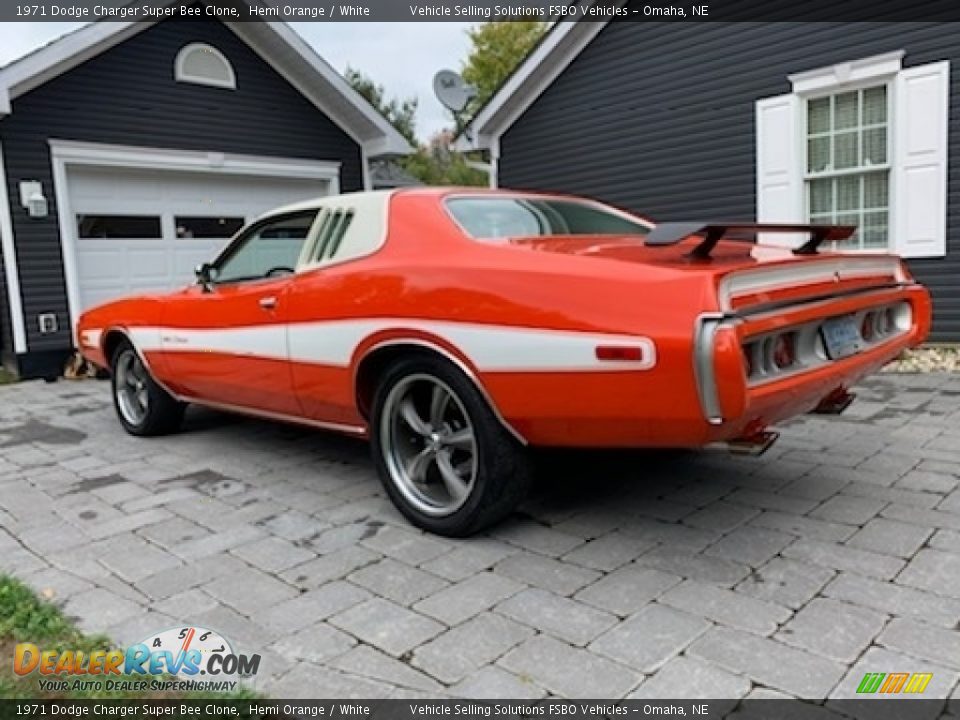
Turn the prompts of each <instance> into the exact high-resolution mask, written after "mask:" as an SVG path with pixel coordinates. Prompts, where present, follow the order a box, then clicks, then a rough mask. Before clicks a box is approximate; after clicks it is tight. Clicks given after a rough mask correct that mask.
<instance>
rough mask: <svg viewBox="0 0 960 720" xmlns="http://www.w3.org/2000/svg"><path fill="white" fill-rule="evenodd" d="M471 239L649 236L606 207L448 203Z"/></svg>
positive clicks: (518, 200) (526, 201)
mask: <svg viewBox="0 0 960 720" xmlns="http://www.w3.org/2000/svg"><path fill="white" fill-rule="evenodd" d="M447 207H448V208H449V210H450V213H451V215H453V217H454V219H455V220H456V221H457V222H458V223H459V224H460V225H461V227H462V228H463V229H464V230H465V231H466V233H467V234H468V235H470V236H471V237H474V238H482V239H485V240H495V239H499V238H510V237H536V236H541V235H646V234H647V233H648V232H649V228H648V227H646V226H645V225H643V224H642V223H640V222H639V221H635V220H632V219H631V218H629V217H627V216H624V215H621V214H619V213H617V212H614V211H613V210H612V209H607V208H604V207H602V206H597V205H593V204H588V203H585V202H575V201H569V200H553V199H546V198H534V197H498V198H484V197H461V198H452V199H450V200H448V201H447Z"/></svg>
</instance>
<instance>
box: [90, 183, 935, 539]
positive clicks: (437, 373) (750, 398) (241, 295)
mask: <svg viewBox="0 0 960 720" xmlns="http://www.w3.org/2000/svg"><path fill="white" fill-rule="evenodd" d="M854 231H855V228H852V227H840V226H823V225H819V226H809V225H751V224H742V223H736V224H731V223H668V224H661V225H654V224H653V223H651V222H648V221H647V220H645V219H642V218H640V217H637V216H635V215H632V214H629V213H626V212H624V211H621V210H618V209H615V208H612V207H609V206H607V205H603V204H601V203H598V202H595V201H592V200H586V199H581V198H576V197H566V196H561V195H548V194H535V193H528V192H510V191H497V190H478V189H451V188H429V189H411V190H401V191H393V192H373V193H357V194H346V195H340V196H336V197H329V198H322V199H318V200H316V201H311V202H303V203H299V204H296V205H291V206H288V207H284V208H280V209H278V210H275V211H273V212H270V213H268V214H267V215H265V216H263V217H261V218H259V219H257V220H256V221H254V222H252V223H251V224H250V225H248V226H247V227H245V228H244V229H242V230H241V231H240V232H239V233H238V234H237V235H236V237H235V238H234V239H233V240H232V242H231V243H230V244H229V245H228V246H227V247H226V249H225V250H224V251H223V253H221V254H220V256H219V257H217V258H216V259H215V260H214V261H213V262H211V263H209V264H205V265H203V266H201V267H200V268H198V269H197V276H198V280H197V283H196V284H195V285H192V286H190V287H187V288H185V289H183V290H180V291H177V292H173V293H170V294H167V295H157V296H148V297H135V298H130V299H124V300H119V301H116V302H111V303H109V304H106V305H103V306H101V307H98V308H95V309H92V310H90V311H89V312H86V313H85V314H84V315H83V316H82V317H81V319H80V322H79V327H78V328H77V338H78V343H79V346H80V348H81V351H82V352H83V354H84V355H85V357H86V358H87V359H89V360H90V361H91V362H93V363H95V364H96V365H99V366H102V367H104V368H108V369H109V370H110V374H111V376H112V388H113V399H114V404H115V406H116V410H117V414H118V416H119V419H120V423H121V424H122V425H123V427H124V428H125V429H126V430H127V431H128V432H130V433H133V434H134V435H157V434H161V433H167V432H170V431H173V430H175V429H176V428H177V427H178V426H179V424H180V422H181V419H182V416H183V412H184V408H185V406H186V405H187V404H188V403H197V404H200V405H206V406H211V407H214V408H220V409H225V410H231V411H237V412H241V413H249V414H252V415H258V416H261V417H265V418H274V419H277V420H288V421H294V422H299V423H305V424H308V425H313V426H316V427H320V428H327V429H331V430H337V431H341V432H344V433H350V434H354V435H359V436H366V435H369V437H370V440H371V444H372V448H373V457H374V460H375V463H376V466H377V469H378V471H379V474H380V477H381V478H382V480H383V484H384V486H385V488H386V491H387V492H388V493H389V495H390V497H391V498H392V500H393V501H394V502H395V503H396V505H397V506H398V507H399V508H400V510H401V511H402V512H403V513H404V514H405V515H406V516H407V518H409V519H410V520H411V521H412V522H413V523H415V524H417V525H419V526H421V527H423V528H426V529H428V530H431V531H434V532H437V533H442V534H447V535H464V534H468V533H471V532H473V531H475V530H477V529H479V528H481V527H483V526H485V525H488V524H490V523H492V522H495V521H496V520H497V519H499V518H501V517H502V516H504V515H505V514H506V513H508V512H509V511H510V510H511V508H513V507H514V506H515V505H516V503H517V502H518V501H519V500H520V498H521V497H522V496H523V494H524V491H525V490H526V489H527V487H528V485H529V482H530V476H531V470H530V463H529V453H528V451H527V449H526V446H534V447H551V446H552V447H558V446H562V447H584V448H604V447H621V448H622V447H634V448H635V447H697V446H703V445H707V444H712V443H728V444H729V445H730V446H731V447H733V448H738V449H740V450H745V451H761V450H763V449H765V448H766V447H767V446H768V445H769V444H770V442H772V440H773V439H774V438H775V433H773V432H771V431H770V430H769V429H768V428H770V426H773V425H775V424H776V423H777V422H780V421H783V420H785V419H787V418H790V417H793V416H795V415H798V414H800V413H806V412H810V411H814V410H816V411H820V412H839V411H841V410H842V409H843V408H844V407H846V405H847V404H848V403H849V401H850V399H851V397H852V396H851V394H850V393H849V388H850V387H851V386H852V385H853V384H854V383H855V382H856V381H857V380H858V379H860V378H861V377H863V376H864V375H865V374H867V373H870V372H872V371H875V370H877V369H878V368H880V367H881V366H882V365H884V364H885V363H887V362H889V361H890V360H892V359H893V358H895V357H896V356H897V355H898V354H899V353H900V352H901V351H902V350H903V349H904V348H907V347H910V346H913V345H916V344H918V343H920V342H921V341H922V340H923V339H924V338H925V337H926V335H927V332H928V330H929V326H930V300H929V295H928V293H927V292H926V290H925V289H924V288H923V287H921V286H920V285H918V284H916V283H915V282H914V281H913V280H912V278H911V276H910V274H909V272H908V271H907V268H906V267H905V266H904V264H903V263H902V262H901V261H900V260H899V259H898V258H896V257H894V256H890V255H876V254H872V255H857V254H843V253H838V252H833V251H830V250H831V249H832V250H836V248H837V243H841V245H840V247H842V241H843V240H844V239H845V238H848V237H850V235H851V234H852V233H853V232H854ZM821 250H822V251H821Z"/></svg>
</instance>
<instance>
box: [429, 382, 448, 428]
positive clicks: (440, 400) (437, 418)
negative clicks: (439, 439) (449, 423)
mask: <svg viewBox="0 0 960 720" xmlns="http://www.w3.org/2000/svg"><path fill="white" fill-rule="evenodd" d="M449 402H450V396H449V395H448V394H447V391H446V390H444V389H443V388H442V387H440V386H439V385H434V386H433V392H432V393H431V395H430V424H431V425H432V426H433V430H435V431H438V432H439V431H440V429H441V428H442V427H443V414H444V412H446V409H447V403H449Z"/></svg>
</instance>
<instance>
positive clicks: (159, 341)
mask: <svg viewBox="0 0 960 720" xmlns="http://www.w3.org/2000/svg"><path fill="white" fill-rule="evenodd" d="M384 330H397V331H401V332H402V331H403V330H414V331H418V332H422V333H427V334H429V335H433V336H435V337H438V338H442V339H443V340H445V341H446V342H448V343H450V344H451V345H452V346H453V347H455V348H458V349H459V350H460V351H461V352H462V353H463V354H464V355H466V356H467V358H469V360H470V361H471V363H473V365H474V366H475V367H476V368H477V369H478V370H480V371H488V372H508V371H514V372H535V371H543V372H549V371H567V372H577V371H580V372H598V371H601V372H602V371H611V370H612V371H617V370H647V369H649V368H652V367H654V366H655V365H656V360H657V358H656V347H655V345H654V343H653V341H652V340H650V338H647V337H642V336H638V335H617V334H598V333H589V332H573V331H566V330H540V329H533V328H521V327H511V326H506V325H481V324H473V323H457V322H442V321H424V320H406V319H395V318H382V319H375V320H373V319H372V320H332V321H325V322H308V323H293V324H290V325H288V326H283V325H259V326H250V327H239V328H216V329H202V330H198V329H186V328H170V327H159V328H146V327H140V328H132V329H131V333H130V335H131V339H132V340H133V342H134V344H135V345H137V347H138V348H139V349H140V350H141V351H144V352H150V351H157V350H162V351H163V352H215V353H224V354H227V355H240V356H253V357H262V358H272V359H281V360H284V359H287V358H288V357H289V359H290V360H292V361H294V362H301V363H315V364H319V365H330V366H334V367H349V366H350V361H351V359H352V358H353V355H354V353H355V352H356V349H357V347H358V346H359V345H360V344H361V343H362V342H363V341H364V340H365V339H367V338H369V337H371V336H372V335H374V334H376V333H379V332H381V331H384ZM288 343H289V349H288ZM598 345H604V346H615V347H624V348H639V349H640V350H641V359H640V360H627V361H624V360H617V361H610V360H598V359H597V356H596V348H597V346H598Z"/></svg>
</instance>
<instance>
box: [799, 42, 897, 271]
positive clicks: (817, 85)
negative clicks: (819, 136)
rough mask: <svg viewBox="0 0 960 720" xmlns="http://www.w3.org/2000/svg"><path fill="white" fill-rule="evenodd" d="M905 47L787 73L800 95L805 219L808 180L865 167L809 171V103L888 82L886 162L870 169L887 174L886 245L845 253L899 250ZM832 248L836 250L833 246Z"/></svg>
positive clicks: (801, 186)
mask: <svg viewBox="0 0 960 720" xmlns="http://www.w3.org/2000/svg"><path fill="white" fill-rule="evenodd" d="M905 55H906V51H905V50H894V51H892V52H888V53H882V54H879V55H870V56H868V57H864V58H857V59H855V60H850V61H846V62H839V63H834V64H833V65H826V66H823V67H819V68H814V69H812V70H805V71H803V72H799V73H793V74H791V75H788V76H787V80H789V82H790V84H791V88H792V94H793V96H794V97H795V98H797V100H798V102H797V103H796V112H797V113H798V116H797V118H796V134H797V138H796V142H797V145H798V147H797V160H798V163H799V164H798V167H795V168H794V170H793V171H794V177H795V179H796V181H797V188H798V192H799V193H800V209H801V212H802V213H803V218H804V221H805V222H809V218H810V194H809V191H808V183H809V181H810V180H815V179H818V178H828V177H829V178H835V177H840V176H842V175H847V174H849V175H862V174H863V173H864V172H869V171H865V170H863V169H860V168H857V169H849V170H848V169H845V170H834V171H831V172H829V173H810V172H809V171H808V170H807V103H808V102H809V101H811V100H816V99H818V98H822V97H829V96H831V95H838V94H841V93H844V92H851V91H854V90H857V91H859V90H865V89H867V88H872V87H878V86H880V85H885V86H886V88H887V162H886V163H884V164H883V165H882V166H881V165H878V166H876V167H874V168H871V170H878V171H879V170H884V169H885V170H886V171H887V173H888V177H887V183H888V186H887V228H888V230H887V244H886V247H883V248H864V247H856V248H853V247H846V248H841V250H842V251H843V252H849V253H857V254H862V255H871V254H873V255H882V254H885V253H892V252H896V247H895V243H894V238H893V231H894V228H895V227H896V225H895V223H896V212H897V198H896V196H895V193H894V190H895V183H894V173H895V171H896V167H895V166H896V157H897V148H896V142H895V138H896V78H897V75H898V73H899V72H900V71H901V70H902V69H903V58H904V56H905ZM833 249H836V247H834V248H833Z"/></svg>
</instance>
